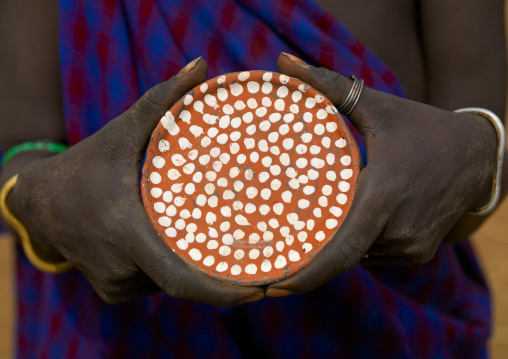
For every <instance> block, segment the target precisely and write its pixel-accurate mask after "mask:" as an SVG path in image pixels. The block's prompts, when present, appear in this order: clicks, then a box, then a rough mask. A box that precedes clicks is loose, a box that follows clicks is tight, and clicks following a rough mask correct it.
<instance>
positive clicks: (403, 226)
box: [267, 55, 497, 296]
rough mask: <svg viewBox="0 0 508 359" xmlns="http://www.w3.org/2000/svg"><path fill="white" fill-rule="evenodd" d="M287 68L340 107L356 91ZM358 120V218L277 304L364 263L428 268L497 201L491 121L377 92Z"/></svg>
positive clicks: (292, 64) (272, 292) (322, 73)
mask: <svg viewBox="0 0 508 359" xmlns="http://www.w3.org/2000/svg"><path fill="white" fill-rule="evenodd" d="M278 66H279V69H280V70H281V72H282V73H285V74H287V75H289V76H293V77H296V78H299V79H301V80H303V81H305V82H307V83H308V84H310V85H311V86H313V87H314V88H316V89H317V90H319V91H321V92H322V93H323V94H324V95H325V96H327V97H328V98H329V99H330V100H331V101H332V102H333V103H334V104H335V105H336V106H339V105H340V104H341V103H342V102H343V101H344V100H345V98H346V96H347V94H348V93H349V91H350V89H351V86H352V80H349V79H347V78H345V77H344V76H342V75H339V74H338V73H335V72H333V71H329V70H327V69H324V68H316V67H312V66H309V65H307V64H305V63H303V62H302V61H301V60H299V59H297V58H295V57H293V56H291V55H289V56H287V55H281V56H280V57H279V61H278ZM349 119H350V120H351V122H352V123H353V124H354V125H355V126H356V127H357V128H358V130H359V131H360V133H361V134H362V136H363V138H364V140H365V143H366V147H367V158H368V166H367V167H366V168H365V169H364V170H363V171H362V172H361V174H360V177H359V182H358V185H357V190H356V193H355V197H354V199H353V202H352V205H351V209H350V211H349V213H348V215H347V217H346V218H345V219H344V222H343V224H342V226H341V227H340V229H339V230H338V231H337V233H336V234H335V236H334V238H333V239H332V240H331V241H330V242H329V243H328V244H327V245H326V247H325V248H324V249H323V250H322V251H321V252H319V254H318V255H316V258H314V260H313V261H312V262H310V263H309V264H308V265H307V266H306V267H305V268H303V269H302V270H300V271H299V272H297V273H296V274H295V275H293V276H291V277H289V278H288V279H285V280H283V281H281V282H278V283H274V284H272V285H270V286H269V287H268V290H267V295H268V296H283V295H288V294H297V293H303V292H307V291H309V290H312V289H315V288H317V287H319V286H321V285H323V284H324V283H326V282H327V281H329V280H331V279H332V278H334V277H336V276H337V275H339V274H341V273H343V272H345V271H347V270H349V269H351V268H352V267H354V266H355V265H357V264H359V263H362V264H411V263H425V262H427V261H429V260H430V259H431V258H432V257H433V256H434V254H435V252H436V250H437V248H438V247H439V245H440V244H441V242H442V241H443V238H444V237H445V236H446V235H447V233H448V232H449V231H450V229H451V228H452V227H453V226H454V224H455V223H456V222H457V221H458V220H459V218H460V217H461V216H462V215H463V214H464V213H465V212H467V211H469V210H473V209H474V208H477V207H480V206H481V205H482V204H483V203H484V202H485V201H486V200H487V199H488V197H489V195H490V188H491V183H492V173H493V169H494V165H495V159H496V145H497V137H496V132H495V129H494V128H493V126H492V125H491V124H490V123H489V122H488V121H487V120H486V119H484V118H482V117H480V116H476V115H470V114H458V113H454V112H449V111H444V110H441V109H438V108H435V107H432V106H429V105H426V104H423V103H418V102H414V101H410V100H406V99H403V98H400V97H396V96H393V95H389V94H386V93H384V92H380V91H376V90H373V89H371V88H367V87H365V88H364V90H363V93H362V95H361V97H360V101H359V103H358V105H357V107H356V108H355V110H354V111H353V113H352V115H351V116H350V117H349ZM367 254H368V257H367V258H366V255H367Z"/></svg>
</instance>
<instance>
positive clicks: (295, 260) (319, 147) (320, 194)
mask: <svg viewBox="0 0 508 359" xmlns="http://www.w3.org/2000/svg"><path fill="white" fill-rule="evenodd" d="M337 116H338V115H337V112H336V109H335V107H333V105H332V104H331V103H330V102H329V101H328V100H327V99H326V98H324V97H323V96H322V95H321V94H319V93H317V92H316V91H315V90H314V89H312V88H309V87H308V86H307V85H305V84H303V83H301V82H300V81H298V80H296V79H293V78H291V77H288V76H286V75H280V74H276V73H272V72H258V71H255V72H248V71H244V72H240V73H236V74H227V75H222V76H220V77H218V78H216V79H213V80H209V81H207V82H206V83H204V84H201V85H200V86H199V87H198V88H196V89H195V90H194V91H193V92H189V93H188V94H186V95H185V96H184V97H183V99H182V100H181V101H179V102H178V103H177V104H176V105H175V106H174V107H173V108H172V109H171V110H170V111H168V112H167V113H166V114H165V115H164V117H163V118H162V119H161V121H160V126H161V131H159V132H157V131H155V132H154V136H155V137H156V138H155V139H152V142H153V143H154V144H153V146H152V147H153V148H154V150H153V156H152V157H151V158H150V157H147V161H146V164H145V167H146V166H148V168H149V172H144V173H147V175H146V176H147V181H146V184H145V186H146V187H147V190H146V195H145V192H143V196H144V201H147V200H149V201H150V203H152V205H151V208H150V211H152V212H149V214H150V213H153V219H152V215H151V216H150V218H151V220H152V223H154V226H156V228H160V230H159V233H161V236H164V240H165V241H166V243H167V244H168V245H169V246H170V247H171V248H172V249H174V250H177V251H178V254H179V255H181V256H183V258H184V259H186V260H188V261H189V262H191V263H195V265H197V266H198V268H201V269H202V270H205V271H207V273H209V274H211V275H213V276H216V277H217V278H221V279H228V280H229V279H230V280H232V281H235V283H240V284H249V283H250V280H251V279H249V278H257V276H259V275H262V277H263V278H268V279H266V282H267V283H268V282H270V281H273V280H275V279H277V278H279V277H281V276H283V275H284V274H285V273H286V272H288V271H289V273H292V272H294V271H296V270H298V268H300V266H301V264H300V263H302V261H308V260H310V258H311V257H312V256H310V255H311V254H313V253H315V252H316V251H317V250H320V249H321V248H322V246H323V245H324V244H325V243H326V242H327V241H328V240H329V238H331V237H332V236H333V234H334V233H335V231H336V230H337V228H338V227H339V226H340V224H341V223H342V221H343V219H344V217H345V215H346V214H347V210H348V208H349V205H350V202H351V199H352V194H353V190H354V185H355V183H356V179H357V177H358V174H359V168H358V167H359V165H358V161H357V160H355V159H354V158H355V156H357V154H353V153H352V151H351V150H350V148H351V145H352V144H353V143H352V137H351V136H350V135H349V137H348V136H346V135H345V134H344V129H345V127H344V124H341V123H339V121H338V120H337ZM356 158H357V157H356ZM145 197H146V198H145ZM157 226H159V227H157ZM256 283H258V284H259V282H256Z"/></svg>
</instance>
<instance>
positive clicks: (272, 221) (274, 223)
mask: <svg viewBox="0 0 508 359" xmlns="http://www.w3.org/2000/svg"><path fill="white" fill-rule="evenodd" d="M268 224H269V225H270V227H272V228H279V221H278V220H277V219H275V218H271V219H270V220H269V221H268Z"/></svg>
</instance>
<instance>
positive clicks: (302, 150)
mask: <svg viewBox="0 0 508 359" xmlns="http://www.w3.org/2000/svg"><path fill="white" fill-rule="evenodd" d="M295 151H296V153H298V154H299V155H303V154H304V153H305V152H307V146H306V145H303V144H299V145H298V146H296V148H295Z"/></svg>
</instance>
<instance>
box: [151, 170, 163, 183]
mask: <svg viewBox="0 0 508 359" xmlns="http://www.w3.org/2000/svg"><path fill="white" fill-rule="evenodd" d="M161 180H162V177H161V175H160V174H159V173H157V172H152V173H150V182H152V183H153V184H159V183H161Z"/></svg>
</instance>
